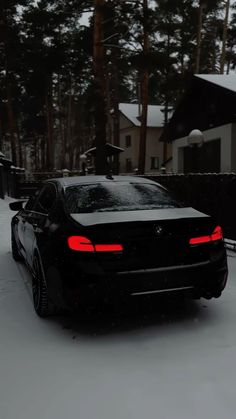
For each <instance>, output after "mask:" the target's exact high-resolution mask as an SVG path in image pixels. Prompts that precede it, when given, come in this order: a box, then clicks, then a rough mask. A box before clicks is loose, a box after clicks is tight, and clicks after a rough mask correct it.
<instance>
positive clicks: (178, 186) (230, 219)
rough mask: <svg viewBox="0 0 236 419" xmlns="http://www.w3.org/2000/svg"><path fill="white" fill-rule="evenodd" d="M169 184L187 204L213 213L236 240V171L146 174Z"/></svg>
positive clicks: (230, 237) (225, 230)
mask: <svg viewBox="0 0 236 419" xmlns="http://www.w3.org/2000/svg"><path fill="white" fill-rule="evenodd" d="M145 177H147V178H149V179H152V180H155V181H156V182H159V183H161V184H162V185H163V186H165V187H167V188H168V189H169V190H170V191H172V192H173V194H174V195H175V196H176V197H177V198H178V199H180V200H182V201H184V202H185V203H186V205H189V206H192V207H194V208H196V209H197V210H199V211H202V212H205V213H207V214H209V215H212V216H213V217H214V218H215V220H216V223H218V224H220V225H221V226H222V227H223V231H224V235H225V237H227V238H229V239H234V240H236V174H234V173H232V174H187V175H159V176H145Z"/></svg>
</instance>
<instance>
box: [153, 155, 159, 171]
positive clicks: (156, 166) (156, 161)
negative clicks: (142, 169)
mask: <svg viewBox="0 0 236 419" xmlns="http://www.w3.org/2000/svg"><path fill="white" fill-rule="evenodd" d="M158 169H159V157H151V170H158Z"/></svg>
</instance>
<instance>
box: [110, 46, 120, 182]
mask: <svg viewBox="0 0 236 419" xmlns="http://www.w3.org/2000/svg"><path fill="white" fill-rule="evenodd" d="M112 107H113V139H114V145H115V146H116V147H119V146H120V111H119V74H118V49H117V48H114V50H113V91H112ZM119 166H120V163H119V154H115V156H114V174H116V175H118V174H119Z"/></svg>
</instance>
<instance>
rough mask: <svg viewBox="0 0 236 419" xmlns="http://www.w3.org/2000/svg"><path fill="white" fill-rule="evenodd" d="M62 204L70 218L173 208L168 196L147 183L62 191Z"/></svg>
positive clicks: (96, 186)
mask: <svg viewBox="0 0 236 419" xmlns="http://www.w3.org/2000/svg"><path fill="white" fill-rule="evenodd" d="M65 201H66V208H67V211H68V212H69V213H71V214H78V213H91V212H106V211H135V210H151V209H160V208H177V207H180V206H181V205H180V204H179V203H178V202H177V201H176V200H175V199H173V198H172V197H171V196H170V194H169V192H167V191H166V190H165V189H162V188H160V187H159V186H158V185H154V184H149V183H127V182H124V183H123V182H117V183H115V182H114V183H112V182H109V183H108V182H106V183H99V184H86V185H76V186H70V187H68V188H66V191H65Z"/></svg>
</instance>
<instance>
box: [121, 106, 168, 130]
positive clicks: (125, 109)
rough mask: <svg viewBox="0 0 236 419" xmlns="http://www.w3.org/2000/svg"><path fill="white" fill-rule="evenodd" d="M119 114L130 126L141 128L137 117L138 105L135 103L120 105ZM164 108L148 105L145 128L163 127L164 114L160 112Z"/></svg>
mask: <svg viewBox="0 0 236 419" xmlns="http://www.w3.org/2000/svg"><path fill="white" fill-rule="evenodd" d="M119 109H120V112H121V113H122V114H123V115H124V116H125V117H126V118H127V119H129V121H130V122H132V124H134V125H135V126H136V127H140V126H141V122H140V120H139V119H138V116H139V105H138V104H136V103H120V104H119ZM161 109H162V110H163V109H164V106H158V105H148V118H147V126H148V127H149V128H159V127H160V128H161V127H163V125H164V113H163V112H162V111H161Z"/></svg>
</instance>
